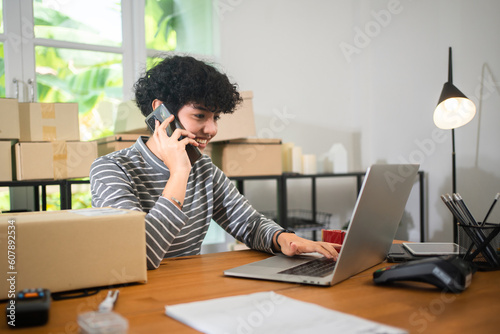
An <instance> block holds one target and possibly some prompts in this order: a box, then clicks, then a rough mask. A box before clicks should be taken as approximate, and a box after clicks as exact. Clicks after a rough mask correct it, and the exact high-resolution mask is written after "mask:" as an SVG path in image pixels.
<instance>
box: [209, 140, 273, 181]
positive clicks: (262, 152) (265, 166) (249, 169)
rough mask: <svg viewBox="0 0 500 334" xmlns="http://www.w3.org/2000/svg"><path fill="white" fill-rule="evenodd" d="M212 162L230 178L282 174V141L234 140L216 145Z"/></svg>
mask: <svg viewBox="0 0 500 334" xmlns="http://www.w3.org/2000/svg"><path fill="white" fill-rule="evenodd" d="M211 157H212V161H213V162H214V164H215V165H216V166H218V167H219V168H220V169H222V171H223V172H224V173H225V174H226V175H227V176H229V177H231V176H256V175H280V174H282V171H283V170H282V159H281V139H250V138H246V139H234V140H231V141H228V142H224V143H214V144H213V145H212V149H211Z"/></svg>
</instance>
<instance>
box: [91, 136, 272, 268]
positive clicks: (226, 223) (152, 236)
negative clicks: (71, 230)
mask: <svg viewBox="0 0 500 334" xmlns="http://www.w3.org/2000/svg"><path fill="white" fill-rule="evenodd" d="M145 141H147V137H141V138H139V139H138V140H137V142H136V143H135V144H134V145H132V146H131V147H129V148H126V149H123V150H121V151H117V152H113V153H110V154H108V155H106V156H103V157H100V158H98V159H97V160H96V161H94V163H93V164H92V167H91V170H90V185H91V192H92V206H93V207H106V206H108V207H115V208H121V209H129V210H140V211H144V212H146V246H147V263H148V269H154V268H158V266H159V265H160V262H161V260H162V259H163V258H164V257H176V256H184V255H196V254H199V253H200V250H201V244H202V242H203V239H204V238H205V235H206V233H207V230H208V227H209V224H210V221H211V220H212V219H213V220H214V221H216V222H217V223H218V224H219V225H220V226H221V227H222V228H223V229H224V230H226V231H227V232H228V233H229V234H231V235H232V236H233V237H234V238H236V239H237V240H239V241H241V242H243V243H245V244H246V245H247V246H248V247H250V248H253V249H257V250H262V251H265V252H269V253H272V236H273V234H274V233H275V232H276V231H278V230H281V229H282V228H281V227H280V226H279V225H278V224H276V223H275V222H273V221H271V220H269V219H267V218H265V217H264V216H263V215H261V214H260V213H258V212H257V211H255V209H253V207H252V206H251V205H250V204H249V203H248V201H247V200H246V199H245V198H244V197H243V196H242V195H241V194H240V193H239V192H238V190H237V189H236V187H235V186H234V184H233V183H232V182H231V181H230V180H229V179H228V178H227V177H226V176H225V175H224V173H223V172H222V171H221V170H220V169H219V168H217V167H216V166H215V165H214V164H213V163H212V161H211V160H210V158H209V157H208V156H206V155H204V156H203V157H202V158H200V159H199V160H198V161H197V162H196V164H195V165H194V166H193V168H192V170H191V173H190V175H189V180H188V184H187V190H186V196H185V200H184V206H183V208H182V210H179V208H178V207H177V206H175V205H174V204H173V203H172V202H170V201H169V200H168V199H166V198H164V197H163V196H161V194H162V191H163V189H164V187H165V184H166V182H167V181H168V179H169V176H170V172H169V170H168V168H167V167H166V166H165V165H164V164H163V162H162V161H161V160H159V159H158V158H157V157H156V156H155V155H154V154H152V153H151V151H150V150H149V149H148V148H147V146H146V145H145Z"/></svg>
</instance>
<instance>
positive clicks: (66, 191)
mask: <svg viewBox="0 0 500 334" xmlns="http://www.w3.org/2000/svg"><path fill="white" fill-rule="evenodd" d="M364 175H365V172H352V173H341V174H332V173H330V174H311V175H304V174H281V175H264V176H238V177H231V178H230V179H231V180H233V181H234V182H235V183H236V187H237V188H238V190H239V191H240V193H242V194H244V193H245V184H244V183H245V182H246V181H252V180H275V181H276V189H277V203H278V207H277V214H278V217H277V219H278V221H279V222H280V224H281V225H282V226H283V227H285V228H293V226H289V225H288V219H287V217H288V213H289V208H288V186H287V182H288V181H289V180H292V179H309V180H310V181H311V194H312V195H311V217H317V214H318V211H317V181H318V179H321V178H355V179H356V190H357V193H359V191H360V189H361V185H362V183H363V177H364ZM418 182H419V207H420V241H422V242H423V241H425V239H426V237H425V235H426V231H425V201H424V172H423V171H419V172H418ZM88 183H89V180H88V179H77V180H50V181H43V180H42V181H10V182H0V187H33V189H34V197H35V198H34V200H35V211H45V210H46V209H47V202H46V187H47V186H52V185H57V186H59V191H60V195H61V197H60V204H61V210H66V209H71V207H72V203H71V194H72V192H71V187H72V185H74V184H88ZM40 199H41V201H42V203H41V206H40ZM311 222H312V223H315V221H314V219H313V220H312V221H311ZM318 229H320V227H318Z"/></svg>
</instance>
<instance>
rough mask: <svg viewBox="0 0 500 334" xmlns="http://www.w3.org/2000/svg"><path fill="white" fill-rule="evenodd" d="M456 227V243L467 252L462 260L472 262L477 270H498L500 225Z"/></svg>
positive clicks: (499, 265)
mask: <svg viewBox="0 0 500 334" xmlns="http://www.w3.org/2000/svg"><path fill="white" fill-rule="evenodd" d="M458 226H459V227H460V229H459V234H458V243H459V245H460V246H461V247H463V248H464V249H466V250H467V251H466V253H465V255H464V257H463V258H464V260H467V261H470V262H473V263H474V264H475V265H476V266H477V267H478V269H479V270H484V271H486V270H498V269H500V235H499V233H500V224H493V223H485V224H479V225H478V226H474V225H465V224H461V223H458Z"/></svg>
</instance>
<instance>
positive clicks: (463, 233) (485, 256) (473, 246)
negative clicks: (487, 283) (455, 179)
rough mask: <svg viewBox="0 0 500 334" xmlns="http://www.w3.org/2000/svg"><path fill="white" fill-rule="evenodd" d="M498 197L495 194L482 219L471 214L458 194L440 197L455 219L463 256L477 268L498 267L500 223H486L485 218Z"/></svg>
mask: <svg viewBox="0 0 500 334" xmlns="http://www.w3.org/2000/svg"><path fill="white" fill-rule="evenodd" d="M499 197H500V193H499V194H497V195H496V196H495V198H494V200H493V203H492V205H491V206H490V209H489V210H488V212H487V213H486V216H485V217H484V219H483V221H478V220H476V219H475V218H474V216H473V215H472V214H471V212H470V210H469V208H468V207H467V205H466V204H465V201H464V200H463V198H462V196H460V194H452V195H450V194H445V195H442V196H441V199H442V200H443V202H444V203H445V205H446V206H447V207H448V209H449V210H450V211H451V213H452V214H453V216H454V217H455V218H456V219H457V223H458V226H459V229H460V230H459V244H460V246H462V247H463V248H464V249H466V250H467V251H466V253H465V255H464V256H463V258H464V259H465V260H467V261H471V262H473V263H474V264H475V265H476V266H477V267H478V270H498V269H500V236H499V233H500V224H499V223H488V222H487V219H488V217H489V215H490V213H491V211H492V210H493V208H494V206H495V204H496V203H497V201H498V199H499Z"/></svg>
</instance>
